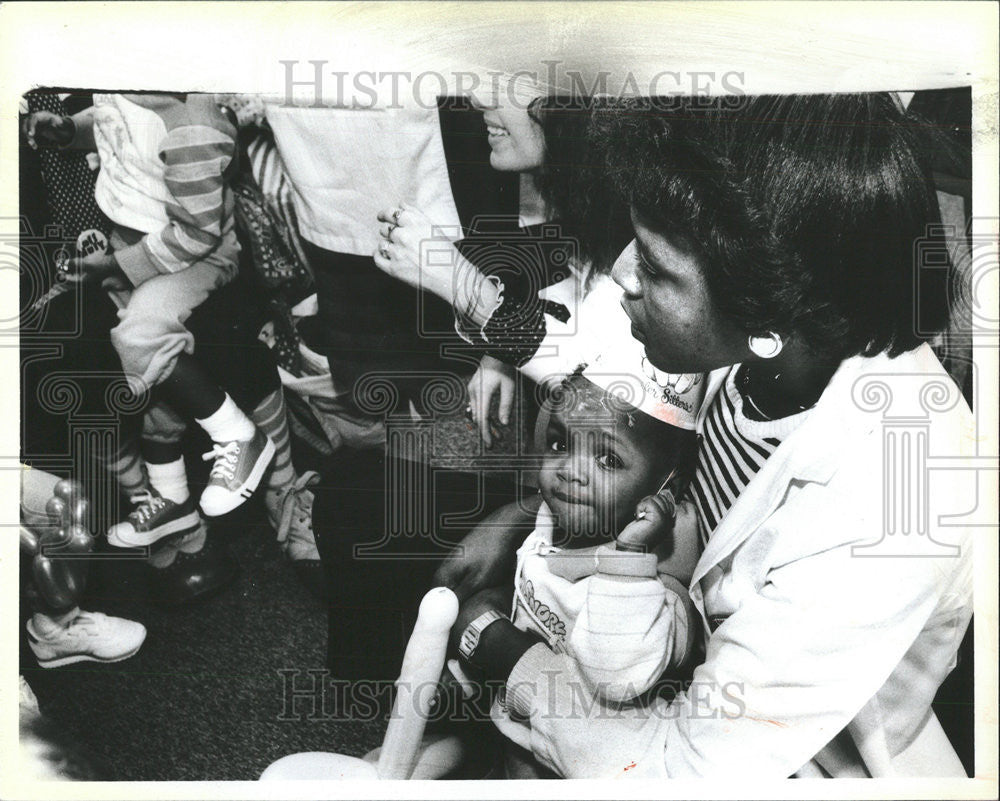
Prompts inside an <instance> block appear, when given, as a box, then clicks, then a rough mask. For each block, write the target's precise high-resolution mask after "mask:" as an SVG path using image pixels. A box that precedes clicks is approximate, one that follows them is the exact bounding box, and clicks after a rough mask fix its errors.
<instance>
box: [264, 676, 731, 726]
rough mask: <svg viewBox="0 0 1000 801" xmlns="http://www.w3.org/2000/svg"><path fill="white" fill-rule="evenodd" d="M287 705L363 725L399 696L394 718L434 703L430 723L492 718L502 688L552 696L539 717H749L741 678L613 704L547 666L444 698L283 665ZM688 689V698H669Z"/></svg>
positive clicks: (288, 713) (430, 684) (439, 692)
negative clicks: (520, 680) (405, 702)
mask: <svg viewBox="0 0 1000 801" xmlns="http://www.w3.org/2000/svg"><path fill="white" fill-rule="evenodd" d="M278 675H279V676H280V677H281V698H282V709H281V712H280V714H279V715H278V720H281V721H294V722H306V721H308V722H310V723H322V722H328V721H351V722H354V723H362V722H369V721H381V720H383V719H384V716H385V710H386V709H387V708H388V701H389V700H390V699H391V698H392V697H394V696H396V695H398V697H403V698H407V699H409V700H410V702H411V703H412V704H413V708H412V709H405V708H400V707H399V706H398V705H396V706H395V707H394V708H393V709H392V713H391V716H392V717H406V716H409V715H421V716H423V715H424V714H425V713H424V710H425V709H427V708H430V710H431V711H430V714H429V716H427V721H428V722H439V721H444V720H447V721H449V722H452V723H466V722H472V721H478V722H488V721H490V720H491V717H490V706H491V703H492V700H493V699H494V698H502V697H503V693H507V694H510V693H513V692H519V693H526V694H528V695H530V696H532V697H536V696H539V695H541V696H544V697H545V698H546V699H547V701H546V703H545V704H543V705H542V707H541V708H540V709H538V710H537V714H539V715H541V716H543V717H545V718H547V719H560V718H561V719H566V720H594V719H598V720H606V719H624V718H627V717H630V716H631V715H633V714H634V712H633V710H634V708H635V706H636V705H641V706H643V707H644V708H645V709H648V710H649V714H650V715H652V716H655V717H659V718H661V719H664V720H671V719H676V718H679V717H681V716H688V717H690V718H692V719H698V720H710V719H715V720H735V719H737V718H741V717H744V716H745V715H746V712H747V704H746V701H745V699H744V685H743V684H742V683H741V682H727V683H724V684H718V683H716V682H698V681H695V682H690V683H688V682H681V681H678V680H674V679H667V678H663V679H660V680H659V681H658V682H656V684H654V685H653V686H652V687H651V688H649V689H648V690H647V691H646V692H644V693H641V694H640V693H636V698H637V699H638V700H636V701H635V702H628V703H615V702H608V701H604V700H602V697H603V693H602V687H601V686H600V685H597V686H594V685H589V684H585V683H583V682H580V681H569V682H567V681H565V680H564V678H565V677H564V676H562V674H561V673H559V672H558V671H542V672H541V673H540V674H539V676H538V678H537V681H534V682H530V683H528V684H524V685H522V686H520V687H513V688H512V687H511V686H510V685H508V684H507V683H506V682H483V683H482V684H478V683H477V684H470V685H468V691H467V694H466V695H465V696H464V697H463V698H462V700H461V702H460V703H455V699H454V698H452V699H448V698H446V695H447V690H446V689H445V685H444V684H442V683H441V682H437V681H424V682H420V683H417V684H412V685H410V684H407V685H406V687H405V689H406V692H403V693H397V691H398V689H399V687H400V681H398V680H397V681H391V680H388V679H382V680H379V679H352V680H347V679H338V678H334V677H333V676H332V675H331V674H330V671H328V670H325V669H301V668H282V669H280V670H278ZM681 694H683V696H684V697H685V699H686V701H687V703H683V704H680V703H669V700H668V699H675V698H677V697H678V696H680V695H681Z"/></svg>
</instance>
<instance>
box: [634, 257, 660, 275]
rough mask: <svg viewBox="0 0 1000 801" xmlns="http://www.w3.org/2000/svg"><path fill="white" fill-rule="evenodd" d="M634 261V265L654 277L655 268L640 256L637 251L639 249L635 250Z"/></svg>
mask: <svg viewBox="0 0 1000 801" xmlns="http://www.w3.org/2000/svg"><path fill="white" fill-rule="evenodd" d="M635 263H636V266H638V267H639V269H640V270H642V271H643V272H644V273H645V274H646V275H648V276H650V277H651V278H655V277H656V269H655V268H654V267H653V265H651V264H650V263H649V262H648V261H646V260H645V259H644V258H643V257H642V254H641V253H639V251H636V252H635Z"/></svg>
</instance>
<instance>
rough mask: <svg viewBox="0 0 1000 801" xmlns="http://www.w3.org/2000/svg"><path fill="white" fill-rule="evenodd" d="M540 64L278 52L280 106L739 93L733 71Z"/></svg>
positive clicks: (519, 104)
mask: <svg viewBox="0 0 1000 801" xmlns="http://www.w3.org/2000/svg"><path fill="white" fill-rule="evenodd" d="M540 63H541V64H542V65H543V67H544V69H542V70H520V71H518V72H513V73H505V72H498V71H494V70H485V71H475V70H453V71H450V72H439V71H435V70H423V71H420V72H411V71H406V70H389V71H376V70H355V71H344V70H334V69H331V68H330V62H329V61H328V60H324V59H316V60H310V61H300V60H298V59H283V60H280V61H279V62H278V64H279V67H280V69H281V70H282V77H283V83H284V94H283V96H282V98H281V102H282V104H283V105H285V106H293V107H301V108H331V107H335V106H347V107H350V108H354V109H357V110H376V109H380V110H392V109H403V108H406V107H411V108H412V107H414V106H415V107H418V108H425V109H434V108H437V103H438V98H440V97H448V96H453V97H454V96H476V97H488V98H489V99H490V102H492V103H494V104H496V105H500V106H506V107H509V108H520V109H527V108H528V107H529V106H530V104H531V101H532V100H533V99H534V97H537V95H538V91H539V89H540V88H544V91H545V92H546V93H548V94H551V95H553V96H556V97H558V96H565V97H595V96H606V97H616V98H624V97H650V98H658V99H659V101H660V102H668V101H667V100H666V99H667V98H670V97H679V96H687V97H706V98H707V97H712V96H716V95H723V96H725V97H726V98H728V100H727V101H726V102H728V103H730V104H732V105H734V106H735V105H738V104H739V102H740V98H741V97H742V96H743V95H744V94H745V93H746V92H745V89H744V87H745V84H746V79H745V75H744V73H743V72H738V71H735V70H730V71H725V72H719V71H713V70H687V71H677V70H661V71H660V72H657V73H654V74H653V75H645V74H644V75H641V76H637V75H636V74H634V73H632V72H626V73H624V75H623V74H622V73H621V72H620V71H615V72H611V71H608V70H599V71H597V72H594V73H593V74H589V73H588V74H584V73H583V72H581V71H580V70H577V69H566V68H565V65H564V64H563V63H562V62H560V61H555V60H549V61H541V62H540Z"/></svg>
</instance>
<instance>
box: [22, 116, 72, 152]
mask: <svg viewBox="0 0 1000 801" xmlns="http://www.w3.org/2000/svg"><path fill="white" fill-rule="evenodd" d="M21 130H22V132H23V133H24V138H25V139H27V140H28V145H29V146H30V147H31V148H32V149H33V150H37V149H38V148H39V146H41V147H66V146H67V145H68V144H70V142H72V141H73V134H74V133H75V132H76V126H75V125H74V124H73V120H72V119H71V118H70V117H63V116H61V115H59V114H53V113H52V112H51V111H36V112H34V113H33V114H30V115H29V116H27V117H25V119H24V122H23V123H22V125H21Z"/></svg>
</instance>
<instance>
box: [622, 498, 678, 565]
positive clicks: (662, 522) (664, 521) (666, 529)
mask: <svg viewBox="0 0 1000 801" xmlns="http://www.w3.org/2000/svg"><path fill="white" fill-rule="evenodd" d="M676 508H677V505H676V503H675V502H674V496H673V493H672V492H670V490H663V491H662V492H658V493H656V495H647V496H646V497H645V498H643V499H642V500H641V501H639V503H638V505H637V506H636V507H635V520H633V521H632V522H631V523H629V524H628V525H627V526H625V528H624V529H622V532H621V534H619V535H618V538H617V539H616V540H615V548H616V549H617V550H619V551H637V552H639V553H648V552H650V551H652V550H653V549H654V548H656V546H657V545H658V544H659V543H660V542H661V541H662V540H664V539H665V538H666V537H668V536H670V534H671V533H672V532H673V530H674V520H675V514H676Z"/></svg>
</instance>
